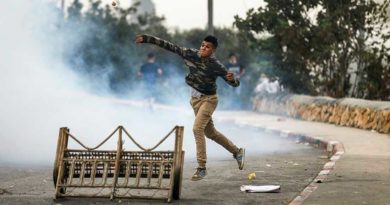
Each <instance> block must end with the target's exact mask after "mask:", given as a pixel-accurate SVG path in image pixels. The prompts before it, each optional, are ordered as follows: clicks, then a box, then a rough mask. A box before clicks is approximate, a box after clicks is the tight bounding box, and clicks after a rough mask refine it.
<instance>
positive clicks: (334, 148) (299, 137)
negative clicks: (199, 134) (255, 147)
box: [233, 121, 345, 205]
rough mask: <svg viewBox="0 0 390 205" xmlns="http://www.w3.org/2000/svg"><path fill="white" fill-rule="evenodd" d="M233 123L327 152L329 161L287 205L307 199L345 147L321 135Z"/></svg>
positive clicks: (293, 204) (326, 175)
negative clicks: (315, 135)
mask: <svg viewBox="0 0 390 205" xmlns="http://www.w3.org/2000/svg"><path fill="white" fill-rule="evenodd" d="M233 123H236V124H241V125H246V126H251V127H256V128H257V129H259V130H261V131H264V132H266V133H269V134H275V135H279V136H280V137H283V138H288V139H291V140H294V141H295V142H296V143H309V144H310V145H311V146H313V147H315V148H319V149H323V150H326V152H327V154H328V159H329V162H327V163H325V165H324V166H323V168H322V170H321V171H320V172H319V173H318V175H317V176H316V177H315V178H314V179H313V181H311V182H310V184H308V185H307V186H306V187H305V188H304V189H303V190H302V191H301V192H300V193H299V194H298V195H297V196H296V197H295V198H294V199H293V200H292V201H290V203H288V205H301V204H303V202H304V200H305V199H307V198H308V197H309V196H310V194H311V193H313V192H314V191H315V190H316V189H317V188H318V187H319V184H320V183H322V182H324V181H325V180H326V178H327V177H328V175H329V173H330V172H331V171H332V170H334V169H335V168H336V162H337V160H339V159H340V158H341V156H342V155H343V154H344V152H345V149H344V146H343V144H342V143H341V142H339V141H333V140H324V139H322V138H321V137H314V136H308V135H305V134H300V133H293V132H291V131H290V130H281V129H277V128H275V127H261V126H254V125H251V124H248V123H239V122H237V121H233Z"/></svg>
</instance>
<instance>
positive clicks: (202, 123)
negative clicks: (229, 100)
mask: <svg viewBox="0 0 390 205" xmlns="http://www.w3.org/2000/svg"><path fill="white" fill-rule="evenodd" d="M217 103H218V98H217V97H216V96H211V97H205V98H192V100H191V105H192V107H193V109H194V112H195V122H194V126H193V132H194V136H195V143H196V157H197V161H198V164H199V167H205V166H206V160H207V155H206V139H205V128H206V126H207V124H208V123H209V121H210V120H211V115H212V114H213V112H214V110H215V108H216V107H217Z"/></svg>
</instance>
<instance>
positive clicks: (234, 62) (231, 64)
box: [226, 53, 245, 90]
mask: <svg viewBox="0 0 390 205" xmlns="http://www.w3.org/2000/svg"><path fill="white" fill-rule="evenodd" d="M226 68H227V70H228V71H229V72H232V73H234V76H235V77H236V78H238V79H240V78H241V76H242V75H244V74H245V68H244V66H243V65H241V64H240V63H239V62H238V57H237V55H236V54H235V53H230V54H229V60H228V63H227V64H226ZM236 90H237V89H236Z"/></svg>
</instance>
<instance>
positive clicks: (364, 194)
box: [214, 111, 390, 205]
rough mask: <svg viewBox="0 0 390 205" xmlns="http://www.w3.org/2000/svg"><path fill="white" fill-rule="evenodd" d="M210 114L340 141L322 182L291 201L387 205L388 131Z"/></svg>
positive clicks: (389, 189) (252, 114) (250, 115)
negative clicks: (337, 153)
mask: <svg viewBox="0 0 390 205" xmlns="http://www.w3.org/2000/svg"><path fill="white" fill-rule="evenodd" d="M214 117H215V119H216V120H221V121H225V120H226V121H234V122H235V123H237V124H245V125H250V126H255V127H259V128H264V129H265V130H276V131H279V133H294V134H301V135H303V136H307V137H310V138H315V139H319V140H321V141H325V142H328V143H334V142H336V141H338V142H340V143H341V144H342V145H343V147H344V153H343V152H340V153H341V154H342V156H341V158H340V159H339V160H338V159H336V160H333V161H334V162H336V161H337V162H336V163H335V166H332V167H331V168H330V169H333V168H334V169H333V170H331V171H330V173H326V175H327V177H326V179H325V180H324V181H323V182H322V183H316V182H313V183H312V184H314V186H312V184H310V185H309V186H308V187H307V189H305V190H304V191H303V192H305V193H306V192H307V191H308V192H310V193H309V194H307V196H304V197H302V196H301V195H302V193H301V195H299V196H297V198H296V200H294V201H293V202H291V203H290V204H291V205H292V204H294V205H295V204H305V205H309V204H316V205H317V204H319V205H322V204H324V205H325V204H326V205H328V204H332V205H333V204H335V205H338V204H343V205H344V204H345V205H352V204H354V205H355V204H370V205H371V204H373V205H376V204H380V205H382V204H386V205H390V135H387V134H379V133H377V132H372V131H367V130H361V129H357V128H349V127H340V126H335V125H332V124H326V123H318V122H309V121H300V120H295V119H290V118H284V117H280V116H273V115H264V114H258V113H255V112H240V111H237V112H226V111H223V112H216V113H215V116H214ZM332 163H333V162H332ZM333 165H334V164H333ZM324 169H326V165H325V167H324ZM325 171H326V170H325ZM303 195H305V194H303ZM295 202H296V203H295Z"/></svg>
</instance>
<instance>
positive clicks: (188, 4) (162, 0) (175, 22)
mask: <svg viewBox="0 0 390 205" xmlns="http://www.w3.org/2000/svg"><path fill="white" fill-rule="evenodd" d="M122 1H124V0H122ZM153 2H154V3H155V6H156V12H157V14H158V15H164V16H165V17H166V25H167V26H168V27H170V28H179V29H191V28H204V27H205V26H206V25H207V0H153ZM262 4H263V1H262V0H214V25H215V26H217V27H220V26H226V27H230V26H231V25H232V23H233V21H234V16H235V15H237V14H238V15H239V16H242V17H244V16H245V14H246V11H247V10H248V9H250V8H258V7H259V6H260V5H262Z"/></svg>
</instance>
